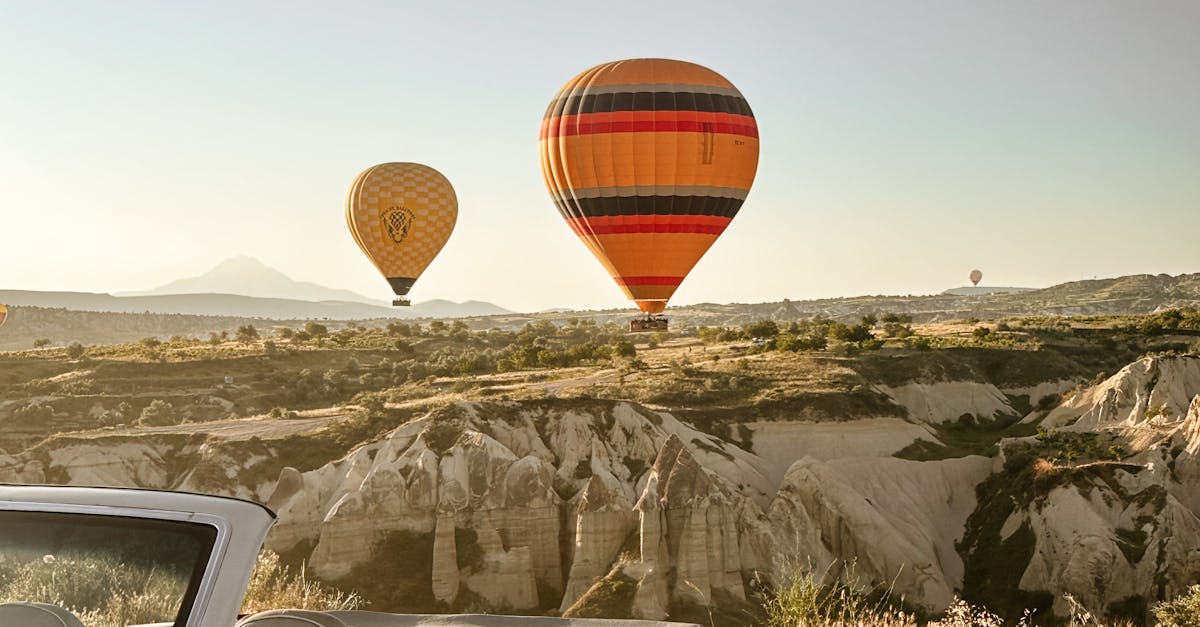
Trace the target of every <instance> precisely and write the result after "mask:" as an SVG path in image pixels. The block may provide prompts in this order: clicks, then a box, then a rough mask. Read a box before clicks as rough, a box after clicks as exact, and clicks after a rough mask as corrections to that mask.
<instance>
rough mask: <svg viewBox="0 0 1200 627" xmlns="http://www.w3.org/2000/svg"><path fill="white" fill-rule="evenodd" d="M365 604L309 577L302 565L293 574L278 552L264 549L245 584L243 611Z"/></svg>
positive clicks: (318, 608) (356, 597) (334, 608)
mask: <svg viewBox="0 0 1200 627" xmlns="http://www.w3.org/2000/svg"><path fill="white" fill-rule="evenodd" d="M362 605H363V601H362V599H361V598H360V597H359V596H358V595H356V594H353V593H351V594H346V593H344V592H342V591H340V590H337V589H334V588H330V587H328V586H325V585H322V584H320V583H318V582H316V581H313V580H311V579H309V578H308V576H307V575H306V574H305V569H304V567H303V566H301V567H300V572H299V573H296V574H292V572H291V570H290V569H289V568H288V567H287V566H284V565H283V564H282V563H281V562H280V561H279V556H278V555H276V554H274V553H272V552H270V551H263V552H262V553H260V554H259V556H258V561H257V562H256V563H255V565H254V572H253V574H251V575H250V583H249V584H248V585H247V586H246V598H245V600H244V601H242V613H244V614H253V613H255V612H262V611H264V610H271V609H278V608H285V607H286V608H292V609H298V610H317V611H325V610H356V609H358V608H359V607H361V606H362Z"/></svg>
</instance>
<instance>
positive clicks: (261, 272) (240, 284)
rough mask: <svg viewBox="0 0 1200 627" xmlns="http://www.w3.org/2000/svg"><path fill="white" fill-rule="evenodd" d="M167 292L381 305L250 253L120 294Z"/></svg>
mask: <svg viewBox="0 0 1200 627" xmlns="http://www.w3.org/2000/svg"><path fill="white" fill-rule="evenodd" d="M168 294H234V295H239V296H253V297H257V298H285V299H289V300H303V301H310V302H321V301H346V302H356V303H367V304H371V305H378V304H380V301H378V300H375V299H371V298H367V297H366V296H363V295H362V294H358V293H356V292H352V291H350V290H341V289H336V288H331V287H325V286H323V285H317V284H316V283H308V282H305V281H296V280H294V279H292V278H291V277H289V276H287V275H286V274H284V273H283V272H280V271H279V270H276V269H275V268H272V267H271V266H268V265H267V264H265V263H263V262H262V261H260V260H259V259H257V258H255V257H251V256H249V255H238V256H236V257H230V258H228V259H225V260H223V261H221V262H220V263H218V264H217V265H215V266H213V267H212V269H210V270H208V271H207V272H205V273H204V274H201V275H199V276H194V277H189V278H186V279H179V280H177V281H171V282H170V283H167V284H166V285H161V286H159V287H156V288H154V289H152V290H147V291H144V292H125V293H122V294H118V295H119V296H163V295H168Z"/></svg>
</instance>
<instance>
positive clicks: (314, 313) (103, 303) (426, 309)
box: [0, 290, 511, 331]
mask: <svg viewBox="0 0 1200 627" xmlns="http://www.w3.org/2000/svg"><path fill="white" fill-rule="evenodd" d="M0 303H5V304H6V305H9V306H10V307H12V308H13V309H12V311H11V318H12V319H11V320H9V321H8V322H9V323H10V324H12V325H13V326H12V327H11V328H10V329H9V330H10V331H12V330H13V329H16V328H17V327H16V325H17V324H18V323H19V322H20V321H21V317H22V314H21V309H19V308H21V307H42V308H48V309H68V310H72V311H97V312H106V313H131V314H141V313H150V314H181V315H192V316H222V317H232V318H265V319H270V320H304V319H329V320H364V319H371V318H463V317H475V316H487V315H496V314H505V313H511V312H509V311H507V310H505V309H503V308H501V307H498V306H496V305H493V304H491V303H485V302H481V301H467V302H465V303H455V302H453V301H448V300H431V301H427V302H422V303H416V304H414V305H413V306H411V307H388V306H386V305H370V304H366V303H360V302H348V301H332V300H327V301H322V302H310V301H303V300H293V299H287V298H257V297H254V296H241V295H238V294H166V295H162V296H113V295H112V294H96V293H91V292H31V291H23V290H0Z"/></svg>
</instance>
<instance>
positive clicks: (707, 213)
mask: <svg viewBox="0 0 1200 627" xmlns="http://www.w3.org/2000/svg"><path fill="white" fill-rule="evenodd" d="M538 146H539V150H540V153H541V161H542V174H543V176H544V178H545V181H546V187H547V188H548V189H549V190H550V195H551V197H552V198H553V199H554V203H555V204H556V205H557V206H558V210H559V212H560V213H561V214H562V216H563V218H564V219H565V220H566V221H567V224H568V225H569V226H570V227H571V230H573V231H574V232H575V234H576V235H578V236H579V238H580V239H581V240H583V243H584V244H585V245H586V246H587V247H588V249H590V250H591V251H592V254H593V255H595V256H596V258H597V259H598V260H599V261H600V263H601V264H603V265H604V268H605V269H606V270H608V273H609V274H610V275H611V276H612V278H613V280H615V281H616V282H617V285H619V286H620V287H621V289H622V290H623V291H624V292H625V295H626V296H628V297H629V299H630V300H633V301H635V302H637V306H638V308H639V309H641V310H642V311H643V312H645V313H646V318H645V319H643V320H635V321H634V323H633V324H631V325H630V326H631V330H650V329H665V328H666V320H665V318H661V317H655V314H659V313H661V312H662V311H663V309H664V308H666V306H667V301H668V300H669V299H670V298H671V295H672V294H674V293H675V290H676V289H677V288H678V287H679V284H680V283H681V282H682V281H683V279H684V278H685V277H686V276H687V275H688V272H690V271H691V269H692V267H693V266H695V265H696V262H698V261H699V260H700V257H702V256H703V255H704V253H705V252H706V251H707V250H708V248H709V247H710V246H712V244H713V242H715V241H716V240H717V238H718V237H719V236H720V235H721V233H722V232H723V231H724V230H725V228H726V227H727V226H728V225H729V222H730V221H731V220H732V219H733V217H734V216H735V215H737V212H738V209H739V208H741V206H742V203H743V202H744V201H745V200H746V195H747V193H749V191H750V185H751V183H753V182H754V174H755V172H756V170H757V168H758V125H757V124H756V123H755V121H754V114H753V113H752V112H751V111H750V106H749V105H747V104H746V99H745V98H743V97H742V94H741V92H739V91H738V90H737V88H736V87H734V86H733V84H732V83H730V82H729V81H728V80H725V78H724V77H723V76H721V75H720V74H717V73H716V72H714V71H712V70H710V69H708V68H706V67H703V66H700V65H696V64H694V63H688V62H686V61H674V60H670V59H632V60H628V61H615V62H612V63H605V64H603V65H598V66H596V67H594V68H592V69H590V70H587V71H586V72H583V73H582V74H579V75H578V76H576V77H575V78H573V79H571V80H570V81H568V82H567V84H566V85H564V86H563V87H562V89H560V90H559V91H558V93H557V94H556V95H555V96H554V99H553V100H551V101H550V107H549V108H548V109H547V110H546V114H545V117H544V118H543V119H542V128H541V134H540V137H539V141H538Z"/></svg>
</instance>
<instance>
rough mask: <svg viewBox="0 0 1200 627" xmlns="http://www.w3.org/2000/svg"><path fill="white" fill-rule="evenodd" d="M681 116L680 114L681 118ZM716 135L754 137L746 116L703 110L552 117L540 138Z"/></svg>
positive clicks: (754, 126)
mask: <svg viewBox="0 0 1200 627" xmlns="http://www.w3.org/2000/svg"><path fill="white" fill-rule="evenodd" d="M681 114H682V115H681ZM669 132H676V133H717V134H721V135H741V136H743V137H754V138H756V139H757V138H758V124H757V123H756V122H755V121H754V118H753V117H751V116H748V115H736V114H733V113H709V112H704V111H617V112H615V113H609V112H601V113H581V114H578V115H563V116H554V117H551V118H548V119H546V120H544V121H542V128H541V132H540V134H539V138H540V139H547V138H552V137H570V136H572V135H595V134H597V133H669Z"/></svg>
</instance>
